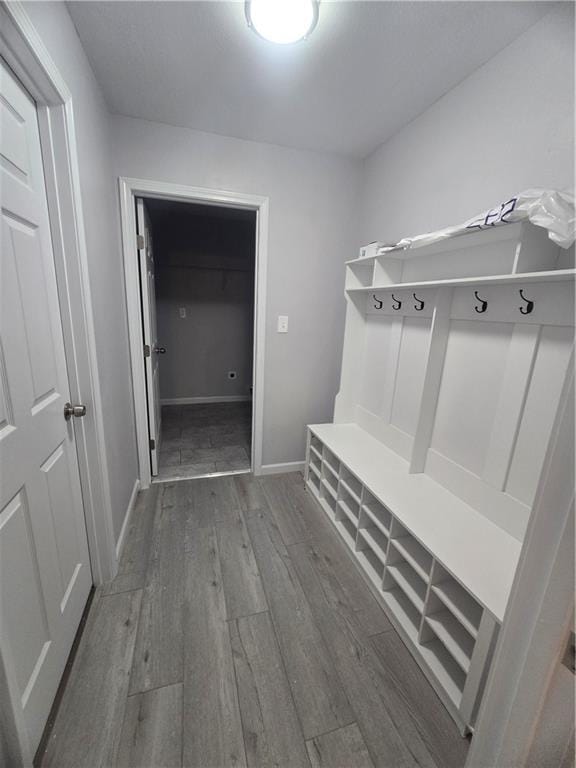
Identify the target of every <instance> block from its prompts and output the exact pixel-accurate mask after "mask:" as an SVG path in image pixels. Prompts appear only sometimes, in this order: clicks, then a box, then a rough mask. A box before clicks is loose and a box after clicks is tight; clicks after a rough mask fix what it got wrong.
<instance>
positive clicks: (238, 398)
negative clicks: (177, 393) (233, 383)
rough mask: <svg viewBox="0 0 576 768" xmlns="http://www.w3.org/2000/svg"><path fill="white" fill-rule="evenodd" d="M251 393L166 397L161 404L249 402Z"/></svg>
mask: <svg viewBox="0 0 576 768" xmlns="http://www.w3.org/2000/svg"><path fill="white" fill-rule="evenodd" d="M251 399H252V398H251V397H250V396H249V395H215V396H214V397H166V398H162V399H161V400H160V405H200V404H201V403H247V402H249V401H250V400H251Z"/></svg>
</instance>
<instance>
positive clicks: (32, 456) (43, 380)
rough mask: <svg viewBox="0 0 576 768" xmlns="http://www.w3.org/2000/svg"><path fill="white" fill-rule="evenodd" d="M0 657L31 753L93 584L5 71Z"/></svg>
mask: <svg viewBox="0 0 576 768" xmlns="http://www.w3.org/2000/svg"><path fill="white" fill-rule="evenodd" d="M0 97H1V98H0V126H1V131H0V195H1V203H2V208H1V210H2V214H1V216H2V249H1V254H0V652H1V653H2V658H3V661H4V665H5V667H6V672H7V677H8V687H9V699H10V703H11V706H12V709H13V712H14V718H15V720H16V723H17V727H18V731H19V737H20V740H21V743H22V748H23V751H24V753H25V755H27V757H30V755H31V754H33V753H34V750H35V749H36V747H37V745H38V742H39V739H40V737H41V735H42V730H43V728H44V725H45V723H46V719H47V717H48V713H49V711H50V707H51V705H52V701H53V698H54V695H55V693H56V689H57V687H58V683H59V681H60V677H61V675H62V671H63V669H64V665H65V663H66V659H67V657H68V654H69V652H70V648H71V646H72V641H73V639H74V635H75V633H76V630H77V628H78V624H79V621H80V618H81V616H82V611H83V609H84V606H85V605H86V599H87V597H88V593H89V591H90V587H91V585H92V575H91V572H90V564H89V559H88V545H87V538H86V528H85V522H84V512H83V506H82V496H81V491H80V479H79V471H78V464H77V459H76V446H75V440H74V419H71V420H70V421H66V420H65V419H64V404H65V403H67V402H68V400H69V399H70V393H69V389H68V377H67V369H66V360H65V356H64V342H63V336H62V326H61V319H60V313H59V304H58V294H57V285H56V276H55V270H54V261H53V254H52V245H51V240H50V229H49V224H48V209H47V201H46V190H45V186H44V175H43V168H42V157H41V153H40V136H39V130H38V120H37V115H36V107H35V104H34V102H33V101H32V99H31V98H30V97H29V96H28V94H27V93H26V92H25V91H24V90H23V88H22V86H21V85H20V84H19V83H18V81H17V80H15V78H14V76H13V75H12V74H11V72H10V71H9V70H8V69H7V68H6V66H5V65H4V64H3V62H2V61H1V60H0Z"/></svg>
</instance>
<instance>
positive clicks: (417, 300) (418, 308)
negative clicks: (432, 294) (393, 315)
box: [412, 293, 424, 312]
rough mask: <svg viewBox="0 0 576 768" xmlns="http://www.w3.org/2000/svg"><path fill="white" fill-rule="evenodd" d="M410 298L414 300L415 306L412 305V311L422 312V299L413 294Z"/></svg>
mask: <svg viewBox="0 0 576 768" xmlns="http://www.w3.org/2000/svg"><path fill="white" fill-rule="evenodd" d="M412 296H414V299H415V300H416V304H414V309H415V310H416V312H422V310H423V309H424V301H423V300H422V299H419V298H418V297H417V296H416V294H415V293H413V294H412ZM418 305H420V306H418Z"/></svg>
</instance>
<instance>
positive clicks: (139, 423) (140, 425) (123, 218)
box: [118, 177, 268, 489]
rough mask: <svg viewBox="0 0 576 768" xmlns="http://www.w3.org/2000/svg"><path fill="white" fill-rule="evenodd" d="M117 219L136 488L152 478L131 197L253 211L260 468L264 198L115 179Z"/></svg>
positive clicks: (258, 461)
mask: <svg viewBox="0 0 576 768" xmlns="http://www.w3.org/2000/svg"><path fill="white" fill-rule="evenodd" d="M118 181H119V187H120V222H121V229H122V247H123V251H124V282H125V289H126V304H127V309H128V333H129V338H130V358H131V366H132V382H133V393H134V414H135V420H136V441H137V445H138V464H139V475H140V487H141V488H142V489H146V488H149V487H150V483H151V482H152V474H151V470H150V456H149V444H148V440H149V436H148V423H147V416H146V379H145V373H144V366H143V364H142V355H143V352H142V351H143V338H142V315H141V311H142V310H141V302H140V284H139V277H138V263H137V260H136V252H137V243H136V215H135V205H134V200H135V198H136V197H144V198H150V197H151V198H157V199H158V198H159V199H164V200H177V201H180V202H190V203H196V204H201V205H214V206H222V207H225V208H244V209H246V210H252V211H255V212H256V264H255V270H254V271H255V276H254V280H255V286H254V287H255V291H254V296H255V299H254V348H253V359H254V369H253V370H254V374H253V390H252V392H253V403H254V407H253V409H252V457H251V460H252V471H253V472H254V474H255V475H259V474H261V472H262V432H263V422H264V370H265V367H264V352H265V350H264V341H265V331H266V327H265V323H266V274H267V262H268V198H267V197H262V196H260V195H250V194H243V193H240V192H227V191H225V190H218V189H208V188H205V187H191V186H183V185H181V184H171V183H167V182H163V181H153V180H149V179H132V178H124V177H121V178H119V180H118Z"/></svg>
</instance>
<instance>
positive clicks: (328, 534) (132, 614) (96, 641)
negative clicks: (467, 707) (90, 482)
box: [36, 416, 468, 768]
mask: <svg viewBox="0 0 576 768" xmlns="http://www.w3.org/2000/svg"><path fill="white" fill-rule="evenodd" d="M194 419H196V421H197V422H198V421H201V419H200V416H194V417H192V416H189V417H188V422H187V428H191V427H193V426H194ZM200 426H201V424H200ZM220 429H221V430H222V434H223V435H227V434H230V433H229V432H228V427H226V425H225V424H221V425H220ZM467 747H468V743H467V741H466V740H464V739H462V738H461V737H460V735H459V734H458V730H457V728H456V725H455V724H454V723H453V721H452V720H451V718H450V717H449V715H448V713H447V712H446V710H445V709H444V708H443V706H442V704H441V703H440V700H439V699H438V697H437V696H436V694H435V693H434V691H433V689H432V688H431V686H430V685H429V683H428V682H427V680H426V678H425V677H424V675H423V673H422V672H421V671H420V669H419V667H418V665H417V664H416V663H415V662H414V660H413V658H412V656H411V655H410V653H409V651H408V650H407V649H406V648H405V646H404V645H403V643H402V641H401V639H400V638H399V636H398V635H397V633H396V632H395V630H394V629H393V628H392V626H391V624H390V622H389V621H388V619H387V617H386V615H385V614H384V612H383V610H382V608H381V607H380V604H379V603H378V601H377V600H376V598H375V597H374V595H373V594H372V593H371V591H370V590H369V589H368V587H367V586H366V584H365V582H364V580H363V578H362V576H361V575H360V573H359V571H358V569H357V567H356V565H355V563H354V561H353V559H352V555H351V553H350V552H349V551H348V549H347V548H346V546H345V545H344V544H343V543H342V542H341V540H340V539H339V537H338V535H337V533H336V531H335V530H334V529H333V527H332V525H331V523H330V522H329V521H328V520H327V519H326V517H325V514H324V512H323V511H322V510H321V509H320V508H319V507H318V505H317V504H316V502H315V501H314V500H313V499H312V498H311V497H310V496H309V494H307V493H306V491H305V489H304V486H303V481H302V477H301V475H296V474H291V475H278V476H272V477H270V476H269V477H266V478H262V479H258V478H254V477H253V476H252V475H242V476H236V477H221V478H210V479H196V480H189V481H182V482H172V483H170V482H167V483H163V484H157V485H154V486H153V487H152V489H151V490H149V491H145V492H143V493H141V494H140V496H139V498H138V501H137V504H136V507H135V510H134V513H133V518H132V520H131V522H130V527H129V531H128V534H127V539H126V544H125V546H124V551H123V555H122V559H121V563H120V568H119V572H118V576H117V577H116V579H115V580H114V581H112V582H110V583H109V584H107V585H104V587H102V588H99V589H98V590H97V591H96V595H95V598H94V601H93V603H92V606H91V608H90V612H89V615H88V620H87V622H86V626H85V629H84V632H83V635H82V638H81V640H80V643H79V645H78V650H77V653H76V657H75V659H74V662H73V664H72V667H71V671H70V674H69V677H68V680H67V683H66V687H65V690H64V691H63V693H62V696H61V699H60V705H59V710H58V712H57V713H56V716H55V718H54V720H53V726H52V730H51V733H50V734H49V735H48V738H47V739H46V740H45V749H44V752H43V754H42V755H39V756H38V759H37V761H36V764H37V766H40V768H44V767H45V766H54V767H55V768H60V767H61V766H62V767H66V766H71V768H72V767H73V768H86V767H88V766H90V767H92V766H94V767H95V768H114V767H116V768H118V767H119V766H122V767H124V766H126V767H128V766H130V767H131V768H177V767H178V768H183V767H185V768H229V767H230V768H232V767H238V768H242V767H244V766H246V767H247V768H260V767H262V768H264V766H266V768H268V767H269V766H278V767H281V768H300V767H301V766H302V767H304V768H378V767H382V768H404V767H406V768H408V767H411V766H419V768H462V766H464V762H465V759H466V753H467Z"/></svg>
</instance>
